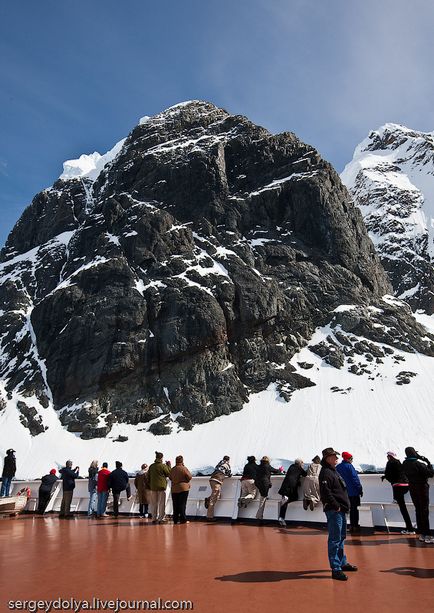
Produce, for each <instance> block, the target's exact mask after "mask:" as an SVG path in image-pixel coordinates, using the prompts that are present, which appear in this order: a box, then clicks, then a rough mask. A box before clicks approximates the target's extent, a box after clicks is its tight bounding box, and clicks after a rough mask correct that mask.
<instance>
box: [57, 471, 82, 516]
mask: <svg viewBox="0 0 434 613" xmlns="http://www.w3.org/2000/svg"><path fill="white" fill-rule="evenodd" d="M59 472H60V478H61V479H62V486H63V494H62V503H61V505H60V513H59V517H72V513H71V502H72V495H73V493H74V489H75V480H76V479H77V477H78V472H79V468H78V466H76V467H75V468H74V470H72V460H68V461H67V462H66V466H65V467H64V468H61V469H60V471H59Z"/></svg>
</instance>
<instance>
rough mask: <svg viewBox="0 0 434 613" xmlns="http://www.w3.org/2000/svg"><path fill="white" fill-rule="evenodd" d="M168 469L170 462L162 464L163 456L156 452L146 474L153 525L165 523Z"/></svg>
mask: <svg viewBox="0 0 434 613" xmlns="http://www.w3.org/2000/svg"><path fill="white" fill-rule="evenodd" d="M170 469H171V464H170V461H167V462H165V463H164V462H163V454H162V453H161V452H160V451H156V452H155V462H154V463H153V464H151V466H150V467H149V472H148V476H149V489H150V490H151V504H150V506H151V514H152V518H153V519H152V523H153V524H163V523H165V521H166V519H165V515H166V488H167V479H168V477H169V473H170Z"/></svg>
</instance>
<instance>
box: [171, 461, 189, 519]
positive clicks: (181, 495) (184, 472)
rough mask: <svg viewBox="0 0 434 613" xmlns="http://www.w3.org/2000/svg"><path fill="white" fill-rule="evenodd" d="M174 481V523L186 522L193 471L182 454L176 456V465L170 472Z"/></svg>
mask: <svg viewBox="0 0 434 613" xmlns="http://www.w3.org/2000/svg"><path fill="white" fill-rule="evenodd" d="M169 479H170V480H171V482H172V502H173V523H174V524H186V523H187V518H186V515H185V509H186V506H187V498H188V492H189V489H190V481H191V472H190V471H189V470H188V468H186V467H185V466H184V458H183V457H182V455H178V456H176V465H175V466H174V467H173V468H172V470H171V471H170V474H169Z"/></svg>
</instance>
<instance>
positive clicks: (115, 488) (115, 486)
mask: <svg viewBox="0 0 434 613" xmlns="http://www.w3.org/2000/svg"><path fill="white" fill-rule="evenodd" d="M115 465H116V468H115V470H113V471H112V472H111V473H110V475H109V478H108V485H109V488H110V489H111V491H112V492H113V516H114V517H117V516H118V515H119V498H120V495H121V493H122V492H123V491H125V490H126V493H127V500H131V488H130V480H129V477H128V473H127V472H126V471H125V470H123V468H122V462H115Z"/></svg>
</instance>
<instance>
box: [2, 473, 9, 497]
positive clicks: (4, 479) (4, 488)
mask: <svg viewBox="0 0 434 613" xmlns="http://www.w3.org/2000/svg"><path fill="white" fill-rule="evenodd" d="M11 482H12V477H2V489H1V491H0V497H2V496H9V489H10V487H11Z"/></svg>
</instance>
